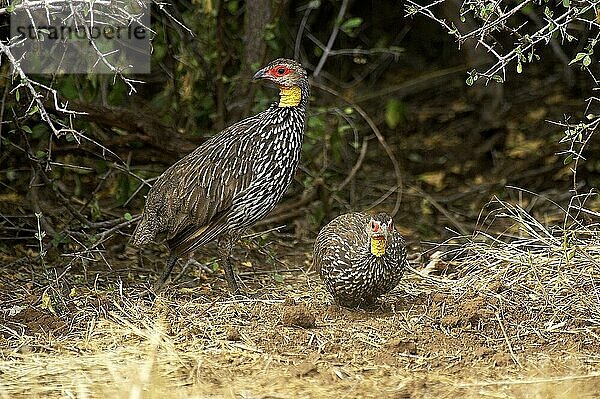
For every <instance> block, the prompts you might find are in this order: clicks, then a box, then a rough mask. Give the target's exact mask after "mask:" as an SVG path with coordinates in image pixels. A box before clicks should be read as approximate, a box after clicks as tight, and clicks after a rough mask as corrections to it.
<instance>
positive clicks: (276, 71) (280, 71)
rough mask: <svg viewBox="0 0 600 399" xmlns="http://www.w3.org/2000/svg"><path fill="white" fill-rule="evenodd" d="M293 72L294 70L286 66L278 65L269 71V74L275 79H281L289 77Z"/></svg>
mask: <svg viewBox="0 0 600 399" xmlns="http://www.w3.org/2000/svg"><path fill="white" fill-rule="evenodd" d="M290 72H292V70H291V69H290V68H288V67H286V66H285V65H276V66H274V67H273V68H271V69H269V72H268V74H269V75H271V76H273V77H274V78H280V77H282V76H285V75H287V74H288V73H290Z"/></svg>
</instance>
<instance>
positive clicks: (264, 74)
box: [252, 68, 267, 80]
mask: <svg viewBox="0 0 600 399" xmlns="http://www.w3.org/2000/svg"><path fill="white" fill-rule="evenodd" d="M266 77H267V72H266V69H265V68H263V69H259V70H258V71H256V73H255V74H254V76H252V80H258V79H264V78H266Z"/></svg>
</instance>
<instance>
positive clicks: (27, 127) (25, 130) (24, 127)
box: [21, 125, 32, 134]
mask: <svg viewBox="0 0 600 399" xmlns="http://www.w3.org/2000/svg"><path fill="white" fill-rule="evenodd" d="M21 130H23V131H24V132H25V133H29V134H31V133H32V130H31V128H30V127H29V126H27V125H24V126H21Z"/></svg>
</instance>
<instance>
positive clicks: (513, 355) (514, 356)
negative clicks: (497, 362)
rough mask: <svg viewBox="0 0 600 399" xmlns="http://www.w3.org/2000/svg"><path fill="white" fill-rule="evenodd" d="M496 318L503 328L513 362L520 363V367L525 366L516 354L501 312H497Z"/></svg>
mask: <svg viewBox="0 0 600 399" xmlns="http://www.w3.org/2000/svg"><path fill="white" fill-rule="evenodd" d="M496 320H498V324H500V329H501V330H502V335H504V340H505V341H506V345H507V346H508V350H509V352H510V357H511V358H512V360H513V362H515V364H518V365H519V367H523V366H522V365H521V363H520V362H519V359H517V356H516V355H515V351H514V350H513V348H512V345H511V344H510V340H509V339H508V335H506V330H505V329H504V324H503V323H502V319H500V314H499V313H498V312H496Z"/></svg>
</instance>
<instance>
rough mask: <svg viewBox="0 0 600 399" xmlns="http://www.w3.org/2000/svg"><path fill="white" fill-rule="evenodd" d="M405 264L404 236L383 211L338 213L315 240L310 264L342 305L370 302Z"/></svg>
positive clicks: (390, 285)
mask: <svg viewBox="0 0 600 399" xmlns="http://www.w3.org/2000/svg"><path fill="white" fill-rule="evenodd" d="M406 265H407V260H406V249H405V246H404V240H403V239H402V236H400V234H399V233H398V232H396V231H395V230H394V223H393V221H392V218H391V217H390V216H389V215H388V214H386V213H378V214H376V215H374V216H370V215H367V214H364V213H346V214H343V215H340V216H338V217H336V218H335V219H333V220H332V221H331V222H329V224H327V225H326V226H325V227H323V228H322V229H321V231H320V232H319V235H318V236H317V239H316V241H315V247H314V254H313V267H314V269H315V270H316V271H317V272H318V273H319V274H320V276H321V279H322V280H323V282H324V283H325V286H326V287H327V290H328V291H329V293H331V295H332V296H333V298H334V300H335V301H336V302H337V303H338V304H340V305H342V306H346V307H366V306H370V305H372V304H373V303H374V302H375V300H376V299H377V298H378V297H379V296H380V295H382V294H384V293H386V292H389V291H391V290H392V289H393V288H394V287H396V286H397V285H398V283H399V282H400V279H401V277H402V273H403V271H404V268H405V267H406Z"/></svg>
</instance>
